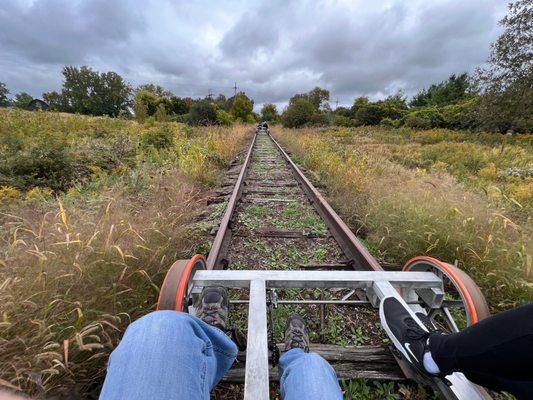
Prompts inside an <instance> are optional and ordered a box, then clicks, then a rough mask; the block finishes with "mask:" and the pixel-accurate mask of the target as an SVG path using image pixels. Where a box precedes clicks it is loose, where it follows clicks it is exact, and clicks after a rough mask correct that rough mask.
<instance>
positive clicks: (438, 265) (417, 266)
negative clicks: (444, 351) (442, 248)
mask: <svg viewBox="0 0 533 400" xmlns="http://www.w3.org/2000/svg"><path fill="white" fill-rule="evenodd" d="M403 271H417V272H433V273H435V274H436V275H437V276H439V277H440V278H441V279H442V281H443V286H444V301H443V304H442V307H441V308H439V309H428V310H427V311H428V316H429V317H430V318H431V319H432V321H433V323H434V324H436V325H439V326H440V327H445V326H447V328H448V329H449V331H451V332H458V331H460V330H462V329H464V328H466V327H467V326H470V325H472V324H475V323H476V322H478V321H481V320H482V319H485V318H487V317H488V316H490V312H489V307H488V305H487V301H486V299H485V296H484V295H483V293H481V290H480V289H479V286H477V285H476V283H475V282H474V281H473V280H472V278H470V276H468V274H467V273H466V272H464V271H463V270H461V269H460V268H458V267H456V266H455V265H452V264H448V263H445V262H442V261H439V260H437V259H436V258H433V257H427V256H420V257H415V258H412V259H410V260H409V261H407V263H406V264H405V266H404V267H403Z"/></svg>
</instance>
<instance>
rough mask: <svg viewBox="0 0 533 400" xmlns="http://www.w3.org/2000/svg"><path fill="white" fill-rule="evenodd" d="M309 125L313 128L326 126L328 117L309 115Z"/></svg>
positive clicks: (324, 114) (318, 114) (321, 114)
mask: <svg viewBox="0 0 533 400" xmlns="http://www.w3.org/2000/svg"><path fill="white" fill-rule="evenodd" d="M309 123H310V125H314V126H328V125H329V117H328V115H327V114H326V113H316V114H313V115H311V119H310V121H309Z"/></svg>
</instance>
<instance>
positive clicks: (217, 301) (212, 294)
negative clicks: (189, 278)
mask: <svg viewBox="0 0 533 400" xmlns="http://www.w3.org/2000/svg"><path fill="white" fill-rule="evenodd" d="M198 303H199V304H198V305H197V307H196V316H197V317H198V318H200V319H201V320H202V321H204V322H206V323H208V324H209V325H213V326H216V327H217V328H219V329H222V330H223V331H225V330H226V326H227V324H228V308H229V300H228V291H227V290H226V288H223V287H216V286H211V287H205V288H204V289H203V290H202V294H201V295H200V299H199V302H198Z"/></svg>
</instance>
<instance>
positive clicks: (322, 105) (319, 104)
mask: <svg viewBox="0 0 533 400" xmlns="http://www.w3.org/2000/svg"><path fill="white" fill-rule="evenodd" d="M297 100H306V101H308V102H309V103H310V104H311V105H312V106H313V110H314V111H315V112H318V111H319V110H328V109H329V103H328V101H329V90H326V89H322V88H319V87H318V86H317V87H315V88H314V89H313V90H311V91H309V92H307V93H299V94H295V95H294V96H292V97H291V98H290V100H289V105H290V104H292V103H294V102H295V101H297Z"/></svg>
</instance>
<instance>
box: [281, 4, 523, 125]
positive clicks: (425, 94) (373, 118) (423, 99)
mask: <svg viewBox="0 0 533 400" xmlns="http://www.w3.org/2000/svg"><path fill="white" fill-rule="evenodd" d="M500 24H501V25H502V27H503V28H504V31H503V33H502V35H501V36H500V37H499V38H498V39H497V41H496V42H495V43H493V44H492V46H491V52H490V55H489V58H488V60H487V63H486V66H484V67H482V68H478V69H477V70H476V71H475V73H474V74H472V75H471V76H469V75H467V74H461V75H451V76H450V77H449V78H448V79H447V80H445V81H443V82H440V83H437V84H433V85H431V86H429V87H428V88H425V89H423V90H421V91H419V92H418V93H417V94H416V95H415V96H414V97H413V98H412V99H411V100H410V101H407V99H406V97H405V96H404V95H403V93H402V92H398V93H397V94H395V95H393V96H389V97H387V98H386V99H384V100H379V101H370V100H369V99H368V97H358V98H356V99H355V100H354V102H353V104H352V105H351V107H339V108H337V109H335V110H333V111H332V110H331V109H330V107H329V103H328V101H329V97H330V94H329V92H328V91H327V90H325V89H321V88H315V89H313V90H311V91H310V92H308V93H304V94H297V95H295V96H293V97H292V98H291V99H290V100H289V105H288V106H287V108H286V109H285V110H284V112H283V114H282V115H281V116H280V117H279V120H280V121H281V122H282V123H283V125H284V126H287V127H291V128H295V127H301V126H309V125H340V126H358V125H385V126H391V127H400V126H407V127H412V128H422V129H427V128H439V127H442V128H450V129H469V130H486V131H494V132H508V131H514V132H533V49H532V41H531V38H532V37H533V1H532V0H518V1H515V2H514V3H511V4H509V12H508V15H507V16H506V17H504V18H503V19H502V20H501V21H500Z"/></svg>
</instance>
